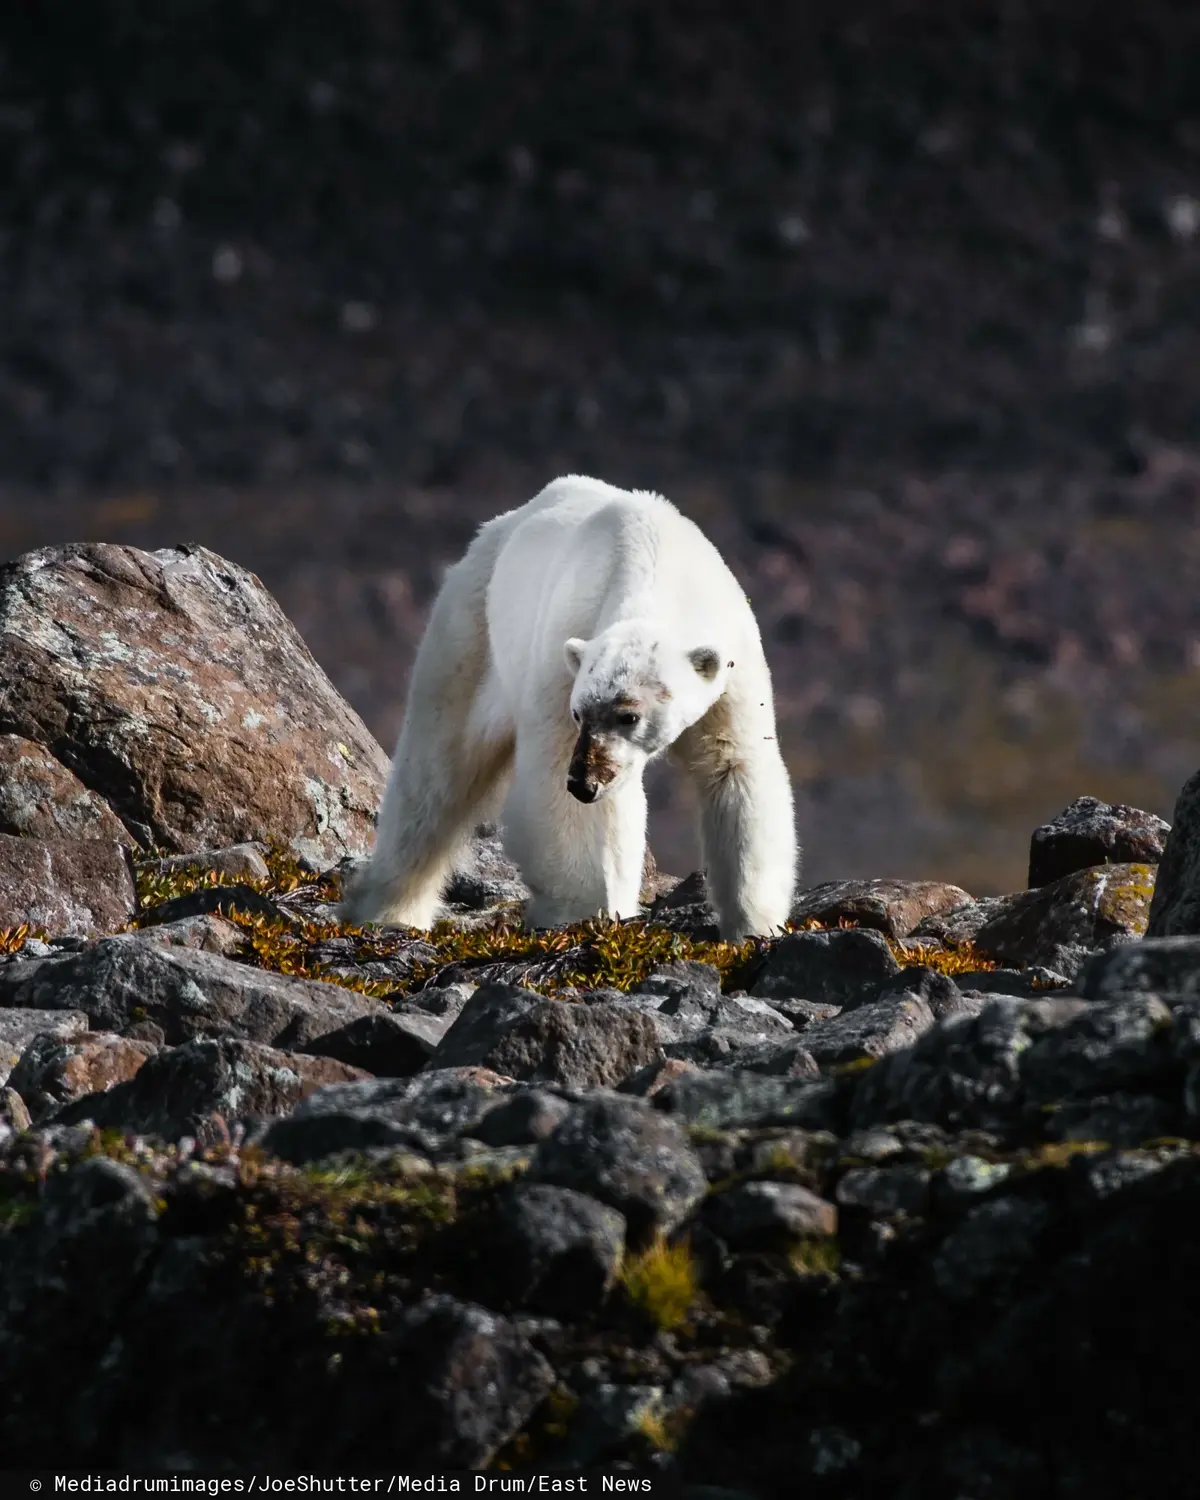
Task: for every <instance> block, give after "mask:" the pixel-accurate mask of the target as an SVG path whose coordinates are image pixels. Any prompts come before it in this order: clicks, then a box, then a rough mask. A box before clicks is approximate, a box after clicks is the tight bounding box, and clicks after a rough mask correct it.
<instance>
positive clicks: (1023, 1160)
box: [1016, 1141, 1112, 1172]
mask: <svg viewBox="0 0 1200 1500" xmlns="http://www.w3.org/2000/svg"><path fill="white" fill-rule="evenodd" d="M1111 1150H1112V1147H1111V1146H1110V1144H1109V1143H1108V1141H1048V1142H1047V1143H1046V1144H1045V1145H1044V1146H1035V1147H1034V1148H1033V1150H1032V1151H1026V1152H1025V1153H1023V1154H1022V1155H1021V1156H1019V1157H1018V1158H1017V1161H1016V1165H1017V1167H1018V1168H1020V1169H1021V1170H1023V1171H1026V1172H1040V1171H1042V1170H1043V1169H1044V1168H1046V1167H1065V1166H1067V1165H1069V1163H1070V1162H1072V1161H1073V1160H1074V1159H1075V1157H1077V1156H1095V1155H1096V1153H1097V1152H1100V1151H1111Z"/></svg>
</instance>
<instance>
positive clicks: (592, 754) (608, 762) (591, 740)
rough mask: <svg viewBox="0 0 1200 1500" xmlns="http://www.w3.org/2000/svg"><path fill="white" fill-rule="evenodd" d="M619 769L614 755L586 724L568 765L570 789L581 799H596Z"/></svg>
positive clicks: (573, 795)
mask: <svg viewBox="0 0 1200 1500" xmlns="http://www.w3.org/2000/svg"><path fill="white" fill-rule="evenodd" d="M617 770H618V767H617V766H616V764H615V763H614V761H613V759H612V756H611V755H610V754H609V752H608V751H607V749H606V748H605V747H604V745H603V744H602V743H601V742H600V741H599V740H598V739H597V738H596V737H595V736H594V735H593V734H592V732H591V730H590V729H588V727H587V726H586V725H585V726H584V727H583V729H581V730H580V732H579V738H578V739H577V740H576V741H575V750H574V752H573V754H572V756H571V764H570V765H569V766H568V767H567V791H569V792H570V794H571V796H572V797H574V798H575V799H576V801H578V802H595V800H596V798H597V797H599V796H600V794H601V793H602V792H603V791H604V789H605V788H606V787H607V786H608V784H609V783H610V782H611V781H612V780H613V779H614V778H615V777H616V774H617Z"/></svg>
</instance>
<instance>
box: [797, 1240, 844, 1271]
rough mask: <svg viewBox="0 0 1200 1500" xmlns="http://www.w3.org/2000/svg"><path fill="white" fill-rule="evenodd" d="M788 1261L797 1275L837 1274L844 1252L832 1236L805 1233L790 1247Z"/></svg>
mask: <svg viewBox="0 0 1200 1500" xmlns="http://www.w3.org/2000/svg"><path fill="white" fill-rule="evenodd" d="M788 1263H789V1264H790V1265H791V1268H792V1270H793V1271H795V1273H796V1274H797V1276H836V1275H837V1273H838V1270H839V1269H840V1267H841V1264H842V1252H841V1250H840V1249H839V1248H838V1242H837V1240H836V1239H833V1238H832V1237H829V1236H824V1235H805V1236H804V1238H803V1239H799V1240H797V1241H796V1242H795V1244H793V1245H792V1246H791V1248H790V1249H789V1251H788Z"/></svg>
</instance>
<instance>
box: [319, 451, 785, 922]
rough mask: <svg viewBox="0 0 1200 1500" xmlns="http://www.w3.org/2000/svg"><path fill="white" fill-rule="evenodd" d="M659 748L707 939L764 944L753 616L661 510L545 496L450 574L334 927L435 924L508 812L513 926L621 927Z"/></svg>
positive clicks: (762, 756) (774, 768) (771, 752)
mask: <svg viewBox="0 0 1200 1500" xmlns="http://www.w3.org/2000/svg"><path fill="white" fill-rule="evenodd" d="M664 751H669V752H670V755H671V758H672V760H673V761H674V762H675V763H676V764H678V765H679V766H680V767H681V768H682V769H683V771H684V772H685V773H686V775H687V776H688V778H689V779H690V780H691V782H692V783H693V785H694V787H695V789H696V792H697V794H698V797H699V802H700V830H701V844H702V848H703V855H704V860H705V864H706V867H707V880H708V887H709V894H710V897H711V899H712V903H713V905H714V907H715V908H716V911H717V915H718V919H719V922H720V931H721V935H722V937H723V938H726V939H729V940H731V941H735V942H737V941H740V940H741V939H743V938H745V937H746V936H748V935H750V934H766V933H770V932H774V931H777V930H778V929H779V928H781V927H782V926H783V924H784V922H785V921H786V920H787V917H788V913H789V909H790V906H791V900H792V892H793V887H794V885H795V880H796V868H797V858H798V853H797V842H796V834H795V826H794V821H793V805H792V789H791V785H790V782H789V780H788V774H787V770H786V768H785V766H784V763H783V757H782V756H781V754H780V750H779V745H778V742H777V740H776V736H775V710H774V702H773V698H772V692H771V674H770V671H769V669H768V666H767V662H766V657H765V656H764V654H763V647H762V641H761V639H760V636H759V631H758V626H757V624H756V622H755V619H754V614H753V612H752V611H751V608H750V604H749V602H748V600H747V599H746V596H745V594H744V593H743V592H742V589H741V587H740V586H739V585H738V583H737V581H736V580H735V578H734V576H733V574H732V573H731V572H730V571H729V569H728V567H727V566H726V564H725V562H724V560H723V559H722V557H721V555H720V553H719V552H718V551H717V549H716V548H715V547H714V546H713V545H712V543H711V542H710V541H709V540H708V538H707V537H706V536H705V535H704V534H703V532H701V531H700V529H699V528H698V527H697V526H695V525H694V524H693V523H692V522H691V521H689V520H687V519H686V518H685V517H684V516H682V515H681V514H680V513H679V511H678V510H676V509H675V507H674V506H673V505H671V504H670V503H669V502H668V501H667V500H665V499H663V498H662V497H661V496H660V495H655V494H650V493H648V492H644V491H627V490H621V489H617V488H616V487H615V486H613V485H610V484H605V483H603V482H602V481H600V480H596V479H587V478H584V477H581V476H579V475H570V476H567V477H565V478H562V479H556V480H555V481H554V482H553V483H552V484H550V485H548V486H547V487H546V488H545V489H544V490H542V492H541V493H540V494H539V495H537V496H536V497H535V498H534V499H532V500H530V501H529V502H528V504H526V505H523V506H521V507H520V508H519V509H517V510H511V511H508V512H506V513H505V514H504V515H500V516H497V517H496V518H495V519H494V520H492V521H489V522H487V523H486V524H485V525H483V526H482V527H481V528H480V530H479V532H478V533H477V534H476V536H475V539H474V540H473V541H472V543H471V545H470V547H469V548H468V549H467V552H466V555H465V556H464V557H463V559H462V561H461V562H459V563H457V564H455V566H453V567H452V568H450V569H449V571H448V572H447V574H446V577H445V581H444V583H443V585H442V588H441V591H440V593H439V594H438V597H437V600H436V602H435V603H434V607H433V612H432V615H431V617H430V620H429V624H428V627H427V629H426V632H425V636H424V639H423V640H422V642H421V647H420V650H419V651H418V653H417V659H416V663H415V665H414V668H413V675H412V683H411V686H410V689H409V696H408V703H407V706H406V711H405V716H404V724H403V728H402V729H401V732H400V739H399V743H398V744H397V746H396V754H395V757H394V759H393V762H392V768H391V774H390V777H389V780H388V784H387V789H386V792H385V794H384V799H383V806H382V808H381V809H380V813H379V823H378V831H377V835H376V840H375V848H374V852H373V856H372V859H371V861H370V862H369V863H368V864H367V865H365V866H363V867H361V868H360V869H359V871H358V872H357V873H356V875H355V877H354V878H353V879H352V880H351V882H350V883H349V889H348V891H347V897H346V901H345V904H344V908H343V911H344V915H345V916H346V918H347V919H348V920H350V921H354V922H367V921H373V922H380V923H387V924H395V925H399V926H407V927H417V928H429V927H431V926H432V925H433V922H434V920H435V918H436V915H437V911H438V903H439V899H440V896H441V893H442V889H443V886H444V885H445V882H446V880H447V878H448V876H449V875H450V873H451V871H452V870H453V869H454V867H455V864H456V861H457V860H459V859H460V858H461V856H462V854H463V853H464V852H465V850H466V847H467V845H468V842H469V840H470V837H471V834H472V831H473V830H474V828H475V827H476V825H477V824H478V823H480V822H482V821H485V820H487V819H489V818H494V817H495V816H496V815H497V813H499V812H500V810H501V808H503V816H502V823H503V829H504V844H505V848H506V850H507V852H508V854H509V856H510V858H511V859H513V861H514V862H515V863H516V865H517V866H518V868H519V869H520V871H521V874H522V876H523V878H524V880H525V883H526V884H527V885H528V887H529V889H530V892H531V900H530V902H529V904H528V907H527V910H526V921H527V923H528V924H529V925H531V926H535V927H552V926H558V925H560V924H562V923H565V922H572V921H578V920H581V919H584V918H588V917H595V916H598V915H607V916H610V917H617V918H621V917H634V916H636V915H637V914H638V896H639V891H640V887H641V881H642V867H643V857H644V853H645V847H646V793H645V789H644V786H643V772H644V768H645V766H646V763H647V762H648V761H649V760H651V759H653V758H654V757H656V756H658V755H660V754H662V753H663V752H664Z"/></svg>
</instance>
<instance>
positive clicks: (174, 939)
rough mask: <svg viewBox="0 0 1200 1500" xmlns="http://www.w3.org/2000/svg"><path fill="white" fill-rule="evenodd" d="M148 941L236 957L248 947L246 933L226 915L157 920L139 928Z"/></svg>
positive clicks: (225, 956) (165, 946)
mask: <svg viewBox="0 0 1200 1500" xmlns="http://www.w3.org/2000/svg"><path fill="white" fill-rule="evenodd" d="M138 935H139V936H140V937H142V938H144V939H145V941H146V942H148V943H159V944H160V945H161V946H162V947H164V948H195V949H198V950H199V951H200V952H202V953H219V954H220V955H221V956H222V957H223V958H233V957H234V956H235V955H236V954H239V953H241V952H242V951H243V949H244V948H245V946H246V934H245V933H244V932H243V931H242V929H241V928H240V927H235V926H234V924H233V923H232V922H227V921H226V920H225V919H224V917H217V916H200V917H182V918H180V920H179V921H177V922H155V923H153V924H152V925H151V926H149V927H141V928H139V929H138Z"/></svg>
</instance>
